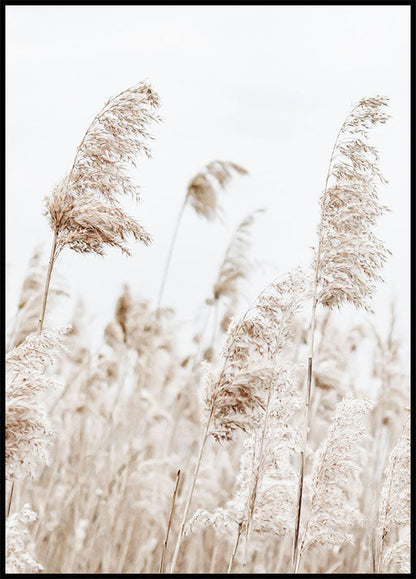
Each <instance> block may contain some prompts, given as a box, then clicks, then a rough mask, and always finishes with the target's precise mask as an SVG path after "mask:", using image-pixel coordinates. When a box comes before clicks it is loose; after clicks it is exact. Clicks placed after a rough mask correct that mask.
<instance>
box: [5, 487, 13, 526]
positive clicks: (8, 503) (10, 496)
mask: <svg viewBox="0 0 416 579" xmlns="http://www.w3.org/2000/svg"><path fill="white" fill-rule="evenodd" d="M13 491H14V480H12V482H11V485H10V490H9V496H8V497H7V510H6V519H7V517H8V516H9V513H10V508H11V506H12V500H13Z"/></svg>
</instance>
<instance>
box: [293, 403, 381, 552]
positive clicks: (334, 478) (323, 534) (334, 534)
mask: <svg viewBox="0 0 416 579" xmlns="http://www.w3.org/2000/svg"><path fill="white" fill-rule="evenodd" d="M371 406H372V405H371V403H370V402H369V401H368V400H366V399H358V398H353V397H352V396H347V397H346V398H344V399H343V400H342V402H340V403H339V404H338V405H337V408H336V410H335V415H334V418H333V420H332V422H331V425H330V427H329V430H328V435H327V437H326V439H325V440H324V441H323V442H322V443H321V445H320V446H319V448H318V450H317V451H316V453H315V456H314V462H313V470H312V476H311V479H310V483H309V489H310V513H309V517H308V518H307V521H306V524H305V528H304V531H303V539H302V543H301V552H304V551H305V550H306V549H307V548H308V547H310V546H312V545H316V544H319V545H326V546H334V545H342V544H343V543H345V542H347V541H348V542H351V541H352V536H351V534H350V531H351V529H353V527H354V526H355V525H357V524H361V523H362V521H363V517H362V515H361V513H360V511H359V510H358V509H357V508H356V506H355V505H354V501H355V496H354V489H357V486H358V485H359V480H358V477H359V472H360V452H361V443H362V440H363V438H364V436H366V435H367V432H368V431H367V428H366V426H365V418H366V416H367V414H368V412H369V410H370V408H371Z"/></svg>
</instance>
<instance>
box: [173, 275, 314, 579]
mask: <svg viewBox="0 0 416 579" xmlns="http://www.w3.org/2000/svg"><path fill="white" fill-rule="evenodd" d="M304 291H305V290H304V279H303V275H302V274H301V272H300V271H299V270H296V271H295V272H294V273H291V274H288V276H287V277H286V278H285V279H284V280H283V281H280V282H273V283H272V284H270V285H269V286H267V288H266V289H265V290H263V292H262V293H261V294H260V296H258V297H257V299H256V300H255V302H254V304H253V306H251V307H250V308H249V309H248V310H247V312H246V314H245V315H244V316H243V318H242V319H241V320H240V321H238V322H236V323H235V324H233V325H232V327H230V328H229V331H228V334H227V339H226V343H225V346H224V350H223V352H222V355H223V357H224V364H223V367H222V369H221V371H220V372H219V373H218V375H217V376H216V375H215V374H214V373H212V372H211V371H210V370H208V372H207V386H206V395H205V405H206V422H205V428H204V432H203V435H202V439H201V443H200V447H199V452H198V458H197V461H196V464H195V467H194V472H193V475H192V480H191V486H190V489H189V493H188V497H187V501H186V505H185V509H184V513H183V517H182V523H181V527H180V530H179V535H178V539H177V542H176V548H175V553H174V556H173V561H172V567H171V572H172V573H173V572H174V569H175V565H176V560H177V556H178V553H179V549H180V546H181V543H182V539H183V535H184V530H185V525H186V522H187V517H188V513H189V509H190V506H191V501H192V496H193V492H194V488H195V484H196V480H197V477H198V472H199V468H200V464H201V459H202V455H203V452H204V448H205V445H206V442H207V439H208V436H209V435H210V434H211V435H212V436H213V437H214V438H215V439H216V440H218V441H224V440H228V441H229V440H231V439H232V437H233V434H234V431H235V430H236V429H240V430H243V431H245V430H247V429H248V428H249V427H250V426H251V425H253V424H254V423H255V422H256V418H257V412H258V409H259V408H261V407H262V406H263V407H264V396H265V394H266V392H267V388H268V387H269V386H270V383H271V382H274V381H276V380H277V379H278V377H279V373H278V369H276V368H275V367H274V365H273V364H272V361H273V360H274V359H275V357H276V356H277V355H278V354H279V353H280V352H281V351H282V350H283V349H284V348H285V347H286V346H287V344H288V342H289V339H290V335H291V331H292V329H293V320H294V316H295V314H296V312H297V311H298V309H299V308H300V305H301V304H302V301H303V299H304Z"/></svg>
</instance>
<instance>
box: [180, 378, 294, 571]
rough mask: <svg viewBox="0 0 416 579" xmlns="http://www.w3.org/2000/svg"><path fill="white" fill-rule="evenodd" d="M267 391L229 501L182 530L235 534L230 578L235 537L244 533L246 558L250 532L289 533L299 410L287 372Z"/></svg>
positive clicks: (201, 512) (198, 513)
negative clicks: (295, 424) (210, 529)
mask: <svg viewBox="0 0 416 579" xmlns="http://www.w3.org/2000/svg"><path fill="white" fill-rule="evenodd" d="M265 389H266V391H267V395H266V398H267V400H266V403H265V406H263V413H262V414H259V417H258V420H257V422H256V423H255V424H253V425H252V427H251V429H250V430H249V432H248V436H247V438H246V439H245V441H244V453H243V454H242V457H241V460H240V471H239V474H238V478H237V484H236V491H235V492H234V496H233V497H232V498H231V499H230V500H229V501H227V503H226V504H225V506H224V507H223V508H222V507H221V508H217V509H216V510H215V511H214V512H207V511H206V510H202V509H199V510H198V511H196V513H195V514H194V515H193V517H192V518H191V520H190V521H189V523H188V524H187V527H186V533H190V532H193V531H194V530H195V529H197V528H198V527H201V526H202V527H205V526H213V528H214V529H215V530H218V531H219V532H222V533H223V532H224V530H225V529H226V528H229V527H232V528H234V530H235V532H236V539H235V544H234V549H233V552H232V555H231V559H230V562H229V566H228V573H231V571H232V569H233V565H234V560H235V557H236V553H237V548H238V544H239V541H240V537H241V535H242V533H243V532H245V537H246V541H245V557H244V560H245V561H246V560H247V549H248V543H249V539H250V535H251V532H252V531H253V532H255V533H258V534H259V535H267V534H269V535H272V536H282V535H286V534H288V533H290V532H293V524H294V507H295V500H294V497H295V494H296V473H295V470H294V468H293V465H292V464H291V457H292V455H293V454H294V453H295V452H297V445H298V436H297V432H296V430H295V429H294V428H293V426H291V424H290V422H291V419H292V417H293V414H294V412H295V411H296V410H297V409H299V408H300V407H301V405H300V400H299V397H298V395H297V393H296V390H295V387H294V385H293V382H292V377H291V376H290V373H289V372H288V370H287V369H285V368H284V367H279V368H278V369H277V372H276V377H275V380H274V381H270V382H269V384H268V385H266V386H265Z"/></svg>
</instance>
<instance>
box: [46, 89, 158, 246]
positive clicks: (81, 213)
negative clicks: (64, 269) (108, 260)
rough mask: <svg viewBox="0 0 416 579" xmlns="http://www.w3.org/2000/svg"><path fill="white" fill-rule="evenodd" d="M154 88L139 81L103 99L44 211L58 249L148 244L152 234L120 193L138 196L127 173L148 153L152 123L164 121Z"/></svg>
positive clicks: (136, 197)
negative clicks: (128, 211)
mask: <svg viewBox="0 0 416 579" xmlns="http://www.w3.org/2000/svg"><path fill="white" fill-rule="evenodd" d="M159 106H160V102H159V97H158V95H157V93H156V92H154V91H153V89H152V88H151V87H150V86H149V85H148V84H146V83H143V82H141V83H139V84H138V85H136V86H134V87H131V88H129V89H127V90H125V91H123V92H122V93H120V94H119V95H117V96H115V97H113V98H112V99H110V100H109V101H107V103H106V104H105V106H104V108H103V109H102V110H101V112H100V113H99V114H98V115H97V116H96V117H95V119H94V120H93V122H92V123H91V125H90V127H89V129H88V130H87V133H86V134H85V136H84V139H83V140H82V142H81V144H80V146H79V147H78V149H77V153H76V156H75V160H74V163H73V165H72V168H71V170H70V172H69V174H68V175H67V176H66V177H65V178H64V179H63V181H62V182H61V183H60V184H59V185H57V186H56V187H55V189H54V191H53V192H52V194H51V195H50V196H49V198H47V200H46V214H47V215H48V218H49V223H50V226H51V228H52V230H53V231H54V232H55V234H56V236H57V254H58V253H59V251H61V250H62V249H63V247H65V246H68V247H69V248H71V249H73V250H74V251H77V252H79V253H96V254H98V255H103V253H104V249H105V247H106V246H112V247H118V248H119V249H121V251H123V252H124V253H126V254H128V255H129V254H130V252H129V250H128V248H127V246H126V241H127V239H128V238H129V237H133V238H134V239H135V240H136V241H140V242H142V243H144V244H145V245H148V244H149V243H150V236H149V235H148V233H147V232H146V231H145V229H144V228H143V227H142V226H141V225H139V224H138V223H137V222H136V220H135V219H133V218H132V217H129V216H128V215H127V214H126V213H125V212H124V210H123V209H122V207H121V206H120V201H119V199H120V197H122V196H125V195H130V196H132V197H134V198H135V199H137V200H138V198H139V197H138V190H137V188H136V187H135V186H134V184H133V182H132V180H131V178H130V176H129V175H128V173H127V169H126V168H127V167H128V166H134V165H135V164H136V157H137V154H139V153H144V154H145V155H147V156H148V157H150V149H149V147H148V145H147V141H148V140H149V139H151V136H150V134H149V133H148V126H149V125H150V124H151V123H153V122H157V121H159V120H160V117H159V116H158V115H157V114H156V110H157V109H158V108H159Z"/></svg>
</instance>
